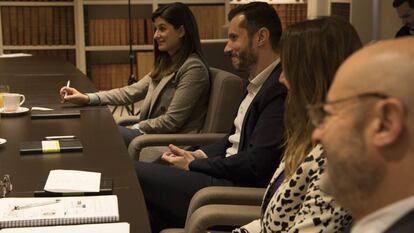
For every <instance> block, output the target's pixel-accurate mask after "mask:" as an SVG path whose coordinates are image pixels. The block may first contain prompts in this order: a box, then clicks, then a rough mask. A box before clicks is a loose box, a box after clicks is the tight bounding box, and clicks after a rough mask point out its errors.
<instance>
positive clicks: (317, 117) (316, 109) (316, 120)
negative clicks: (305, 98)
mask: <svg viewBox="0 0 414 233" xmlns="http://www.w3.org/2000/svg"><path fill="white" fill-rule="evenodd" d="M367 97H371V98H380V99H386V98H388V97H389V96H388V95H385V94H382V93H375V92H370V93H362V94H358V95H355V96H350V97H346V98H343V99H339V100H334V101H329V102H324V103H323V102H322V103H317V104H314V105H308V106H307V107H306V108H307V110H308V115H309V118H310V120H311V122H312V124H313V125H314V126H315V127H319V126H320V125H321V124H322V123H323V122H324V121H325V118H326V117H327V116H329V115H331V113H329V112H327V111H326V110H325V106H326V105H333V104H338V103H343V102H346V101H350V100H362V99H365V98H367Z"/></svg>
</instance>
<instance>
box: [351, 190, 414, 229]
mask: <svg viewBox="0 0 414 233" xmlns="http://www.w3.org/2000/svg"><path fill="white" fill-rule="evenodd" d="M412 209H414V196H411V197H408V198H405V199H403V200H401V201H398V202H395V203H393V204H391V205H388V206H385V207H383V208H381V209H379V210H377V211H375V212H373V213H371V214H369V215H368V216H365V217H364V218H362V219H361V220H360V221H357V222H356V224H355V226H354V227H352V230H351V233H381V232H385V231H386V230H387V229H388V228H390V227H391V226H392V225H393V224H394V223H395V222H397V221H398V220H399V219H400V218H401V217H403V216H404V215H405V214H407V213H408V212H409V211H411V210H412Z"/></svg>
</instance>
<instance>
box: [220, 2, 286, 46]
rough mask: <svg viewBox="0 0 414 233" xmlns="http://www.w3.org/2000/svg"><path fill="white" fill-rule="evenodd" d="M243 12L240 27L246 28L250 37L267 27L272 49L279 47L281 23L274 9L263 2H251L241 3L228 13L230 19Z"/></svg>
mask: <svg viewBox="0 0 414 233" xmlns="http://www.w3.org/2000/svg"><path fill="white" fill-rule="evenodd" d="M238 14H243V15H244V17H245V20H244V21H242V22H240V27H243V28H246V30H247V32H248V33H249V37H252V36H253V35H254V34H255V33H256V32H257V31H258V30H259V29H260V28H263V27H264V28H267V30H269V32H270V37H269V39H270V44H271V45H272V49H273V51H277V49H278V48H279V41H280V36H281V35H282V24H281V22H280V18H279V16H278V15H277V12H276V10H275V9H274V8H273V7H272V6H271V5H269V4H267V3H265V2H251V3H248V4H242V5H239V6H237V7H236V8H234V9H232V10H231V11H230V12H229V14H228V17H227V18H228V20H229V21H231V20H232V19H233V18H234V17H235V16H236V15H238Z"/></svg>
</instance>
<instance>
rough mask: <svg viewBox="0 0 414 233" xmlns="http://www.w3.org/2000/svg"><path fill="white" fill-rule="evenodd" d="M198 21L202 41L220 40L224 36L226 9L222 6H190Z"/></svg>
mask: <svg viewBox="0 0 414 233" xmlns="http://www.w3.org/2000/svg"><path fill="white" fill-rule="evenodd" d="M189 8H190V10H191V12H193V15H194V17H195V18H196V21H197V26H198V30H199V33H200V38H201V39H220V38H223V37H224V36H226V37H227V35H224V26H225V23H226V22H225V18H226V15H225V9H224V5H220V4H208V5H206V4H202V5H193V4H191V5H189Z"/></svg>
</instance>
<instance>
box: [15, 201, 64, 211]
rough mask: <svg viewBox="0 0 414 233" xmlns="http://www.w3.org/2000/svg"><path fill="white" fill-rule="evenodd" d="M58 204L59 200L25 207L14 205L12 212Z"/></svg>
mask: <svg viewBox="0 0 414 233" xmlns="http://www.w3.org/2000/svg"><path fill="white" fill-rule="evenodd" d="M59 202H60V199H55V200H51V201H44V202H37V203H30V204H26V205H16V206H14V208H13V210H22V209H28V208H33V207H38V206H45V205H51V204H56V203H59Z"/></svg>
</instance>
